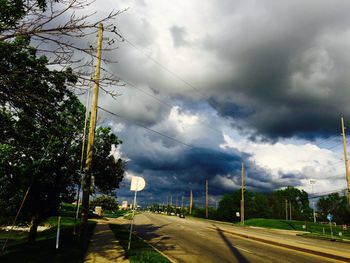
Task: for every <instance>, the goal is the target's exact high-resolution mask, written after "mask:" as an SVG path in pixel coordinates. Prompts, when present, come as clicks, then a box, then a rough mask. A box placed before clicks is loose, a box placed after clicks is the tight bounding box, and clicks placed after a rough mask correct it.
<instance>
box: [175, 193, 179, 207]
mask: <svg viewBox="0 0 350 263" xmlns="http://www.w3.org/2000/svg"><path fill="white" fill-rule="evenodd" d="M178 200H179V194H176V208H177V206H178Z"/></svg>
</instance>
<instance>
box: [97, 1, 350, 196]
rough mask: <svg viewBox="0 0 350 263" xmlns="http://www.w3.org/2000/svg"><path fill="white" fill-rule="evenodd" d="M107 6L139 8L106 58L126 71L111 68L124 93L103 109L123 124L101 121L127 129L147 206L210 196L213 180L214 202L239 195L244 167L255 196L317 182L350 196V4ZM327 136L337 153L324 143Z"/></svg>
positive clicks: (124, 134)
mask: <svg viewBox="0 0 350 263" xmlns="http://www.w3.org/2000/svg"><path fill="white" fill-rule="evenodd" d="M109 2H110V4H111V6H112V5H113V6H115V8H117V9H123V8H125V7H130V9H129V10H128V11H127V12H126V13H124V14H122V15H120V17H118V19H117V26H118V30H119V31H120V33H121V34H122V35H123V36H124V37H125V39H126V40H127V41H121V40H120V39H119V42H118V41H116V45H117V46H118V49H117V50H116V51H114V52H113V53H112V54H109V55H108V56H111V57H112V58H114V59H115V60H118V63H117V64H111V65H106V67H108V70H109V71H111V72H113V73H114V74H115V75H116V76H118V77H120V78H121V83H126V85H125V86H124V87H119V88H118V92H119V93H120V95H121V96H120V97H118V98H117V99H116V100H115V99H112V98H111V97H110V96H108V95H103V96H102V97H101V99H100V105H102V107H103V108H106V109H108V110H110V111H112V112H115V113H117V114H120V115H121V116H123V117H125V118H124V119H118V118H116V117H115V116H111V115H110V114H108V113H103V112H102V111H100V112H99V114H100V120H101V122H104V123H109V124H110V126H112V127H114V128H115V127H119V128H120V127H121V128H120V129H116V128H115V129H116V132H117V134H118V136H119V137H121V139H122V140H123V141H124V144H123V146H122V149H121V152H122V154H123V156H124V157H125V158H127V159H129V162H128V172H129V173H130V174H137V175H141V176H144V177H145V178H146V181H148V186H147V188H146V190H145V192H144V193H142V195H143V196H144V197H145V198H146V199H147V198H148V199H152V200H154V201H156V199H157V198H158V199H159V200H164V198H165V197H166V196H167V195H169V192H174V191H175V192H178V193H183V194H184V193H185V192H186V193H187V194H188V191H189V190H190V189H192V190H196V191H199V192H201V193H202V192H203V191H204V188H203V184H204V181H205V180H206V179H208V180H209V182H210V185H211V186H212V189H211V191H212V194H213V195H214V196H220V195H222V194H223V193H225V192H227V191H232V190H233V189H238V188H239V187H240V169H241V161H242V160H244V161H245V162H246V165H247V170H246V172H247V181H246V183H247V187H248V188H249V189H252V190H256V191H271V190H275V189H279V188H281V187H284V186H287V185H294V186H297V187H300V188H301V187H303V188H307V187H308V180H309V179H310V178H311V177H313V178H317V179H318V180H319V184H320V189H322V188H326V187H327V184H328V182H330V181H332V180H333V181H337V182H338V183H337V185H336V186H334V187H338V188H340V187H343V184H344V177H343V175H342V174H341V172H342V167H341V166H340V165H342V164H341V163H339V160H340V158H341V155H340V153H341V151H340V150H341V148H339V147H338V146H337V145H334V144H339V143H341V140H340V136H339V134H340V117H341V116H343V117H344V118H345V120H350V105H349V104H348V98H349V97H350V89H349V84H350V79H349V76H350V75H349V74H348V68H349V67H350V55H349V54H350V53H349V52H348V49H349V46H350V17H349V15H348V10H350V3H349V2H348V1H341V0H336V1H325V0H321V1H320V0H317V1H316V0H310V1H301V0H296V1H219V2H218V1H211V0H207V1H199V0H192V1H178V2H177V3H176V4H170V3H166V2H164V1H143V2H142V3H139V2H138V1H131V0H125V1H121V2H120V3H118V5H119V6H118V5H117V4H116V3H115V2H113V1H109ZM98 10H99V11H100V12H107V11H106V10H103V9H101V7H99V8H98ZM123 80H125V81H126V82H123ZM128 83H129V84H130V83H132V85H129V84H128ZM133 86H136V87H137V89H136V88H135V87H133ZM140 89H141V90H142V91H144V92H140ZM145 92H146V93H147V94H146V93H145ZM125 119H127V120H128V121H126V120H125ZM138 125H139V126H138ZM140 125H141V126H143V127H146V128H149V129H152V130H154V131H157V132H158V133H157V132H152V131H150V130H147V129H145V128H142V127H140ZM159 133H161V134H164V135H166V136H168V137H171V138H174V139H175V140H177V141H175V140H171V139H169V138H167V137H166V136H162V135H160V134H159ZM327 138H331V139H329V141H327V142H328V144H326V146H331V147H332V148H331V149H332V151H330V150H327V149H322V147H318V146H317V145H318V144H319V142H320V141H321V140H324V139H326V140H327ZM333 139H334V140H333ZM179 141H180V143H179ZM181 142H182V144H181ZM184 144H187V145H190V147H187V146H185V145H184ZM223 145H224V146H223ZM324 146H325V145H323V147H324ZM315 153H316V154H315ZM299 156H302V157H303V158H298V157H299ZM311 156H312V157H311ZM282 157H283V158H284V159H283V158H282ZM288 160H290V161H288ZM340 161H341V160H340ZM327 165H328V166H329V168H327ZM332 176H333V177H332ZM126 182H128V181H126ZM120 194H121V196H129V194H130V193H128V191H127V190H125V189H121V191H120ZM142 195H141V196H142Z"/></svg>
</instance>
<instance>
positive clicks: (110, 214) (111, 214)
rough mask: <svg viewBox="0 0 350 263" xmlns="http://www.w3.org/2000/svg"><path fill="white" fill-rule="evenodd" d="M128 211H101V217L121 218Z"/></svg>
mask: <svg viewBox="0 0 350 263" xmlns="http://www.w3.org/2000/svg"><path fill="white" fill-rule="evenodd" d="M128 212H129V211H128V210H121V209H120V210H116V211H108V210H105V211H103V216H104V217H110V218H118V217H120V216H123V215H124V214H126V213H128Z"/></svg>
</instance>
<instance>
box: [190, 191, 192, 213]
mask: <svg viewBox="0 0 350 263" xmlns="http://www.w3.org/2000/svg"><path fill="white" fill-rule="evenodd" d="M192 202H193V195H192V190H191V192H190V215H192Z"/></svg>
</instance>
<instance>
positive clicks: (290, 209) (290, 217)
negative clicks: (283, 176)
mask: <svg viewBox="0 0 350 263" xmlns="http://www.w3.org/2000/svg"><path fill="white" fill-rule="evenodd" d="M289 220H290V221H292V200H289Z"/></svg>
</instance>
